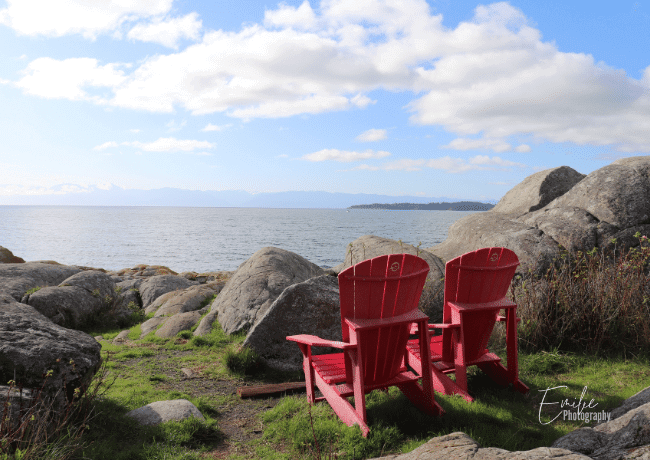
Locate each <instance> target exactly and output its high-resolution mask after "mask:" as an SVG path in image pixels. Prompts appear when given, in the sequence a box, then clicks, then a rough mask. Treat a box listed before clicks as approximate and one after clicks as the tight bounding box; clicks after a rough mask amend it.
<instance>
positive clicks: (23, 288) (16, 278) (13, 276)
mask: <svg viewBox="0 0 650 460" xmlns="http://www.w3.org/2000/svg"><path fill="white" fill-rule="evenodd" d="M80 271H81V269H80V268H78V267H71V266H67V265H59V264H49V263H42V262H25V263H23V264H0V291H3V292H6V293H7V294H9V295H10V296H12V297H13V298H14V299H16V300H18V301H20V299H22V298H23V296H24V295H25V293H26V292H27V291H29V290H30V289H34V288H37V287H43V286H57V285H58V284H59V283H61V282H62V281H63V280H65V279H66V278H69V277H70V276H72V275H74V274H75V273H79V272H80Z"/></svg>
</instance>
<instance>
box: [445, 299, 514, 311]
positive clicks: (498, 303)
mask: <svg viewBox="0 0 650 460" xmlns="http://www.w3.org/2000/svg"><path fill="white" fill-rule="evenodd" d="M447 304H449V305H450V306H452V307H455V308H456V309H458V310H480V309H483V308H485V309H488V308H490V309H499V310H500V309H502V308H513V307H516V306H517V304H516V303H514V302H512V301H511V300H508V299H505V298H504V299H500V300H495V301H494V302H484V303H461V302H447Z"/></svg>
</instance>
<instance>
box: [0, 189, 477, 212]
mask: <svg viewBox="0 0 650 460" xmlns="http://www.w3.org/2000/svg"><path fill="white" fill-rule="evenodd" d="M3 188H5V187H3V186H2V185H0V191H2V189H3ZM5 189H6V188H5ZM397 201H400V202H408V203H411V204H427V203H430V202H432V201H445V202H453V201H454V200H453V198H449V197H420V196H390V195H373V194H367V193H357V194H352V193H330V192H274V193H255V194H253V193H249V192H246V191H243V190H222V191H215V190H207V191H201V190H183V189H178V188H161V189H154V190H135V189H123V188H121V187H117V186H115V185H112V186H111V187H110V188H108V189H102V188H97V187H82V186H78V185H74V184H63V185H59V186H56V187H52V188H50V189H48V190H46V191H42V190H40V191H39V193H38V194H37V193H30V194H23V195H1V194H0V205H58V206H182V207H241V208H349V207H351V206H358V205H363V204H364V203H395V202H397ZM463 203H465V202H463ZM467 203H473V202H467ZM452 204H458V203H457V202H454V203H452ZM481 204H483V205H484V203H481ZM423 209H425V208H423Z"/></svg>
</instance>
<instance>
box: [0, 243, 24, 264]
mask: <svg viewBox="0 0 650 460" xmlns="http://www.w3.org/2000/svg"><path fill="white" fill-rule="evenodd" d="M22 263H25V261H24V260H23V259H21V258H20V257H16V256H15V255H14V254H13V253H12V252H11V251H10V250H9V249H7V248H4V247H2V246H0V264H22Z"/></svg>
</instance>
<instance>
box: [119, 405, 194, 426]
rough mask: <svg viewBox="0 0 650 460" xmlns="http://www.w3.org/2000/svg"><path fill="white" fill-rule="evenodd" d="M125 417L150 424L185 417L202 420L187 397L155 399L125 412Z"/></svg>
mask: <svg viewBox="0 0 650 460" xmlns="http://www.w3.org/2000/svg"><path fill="white" fill-rule="evenodd" d="M126 416H127V417H131V418H133V419H135V420H136V421H137V422H138V423H139V424H140V425H145V426H151V425H158V424H160V423H165V422H170V421H181V420H185V419H187V418H198V419H201V420H204V419H205V417H203V414H201V411H199V409H197V407H196V406H195V405H194V404H192V403H191V402H189V401H188V400H187V399H174V400H172V401H156V402H152V403H151V404H147V405H146V406H142V407H139V408H138V409H134V410H132V411H130V412H127V413H126Z"/></svg>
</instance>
